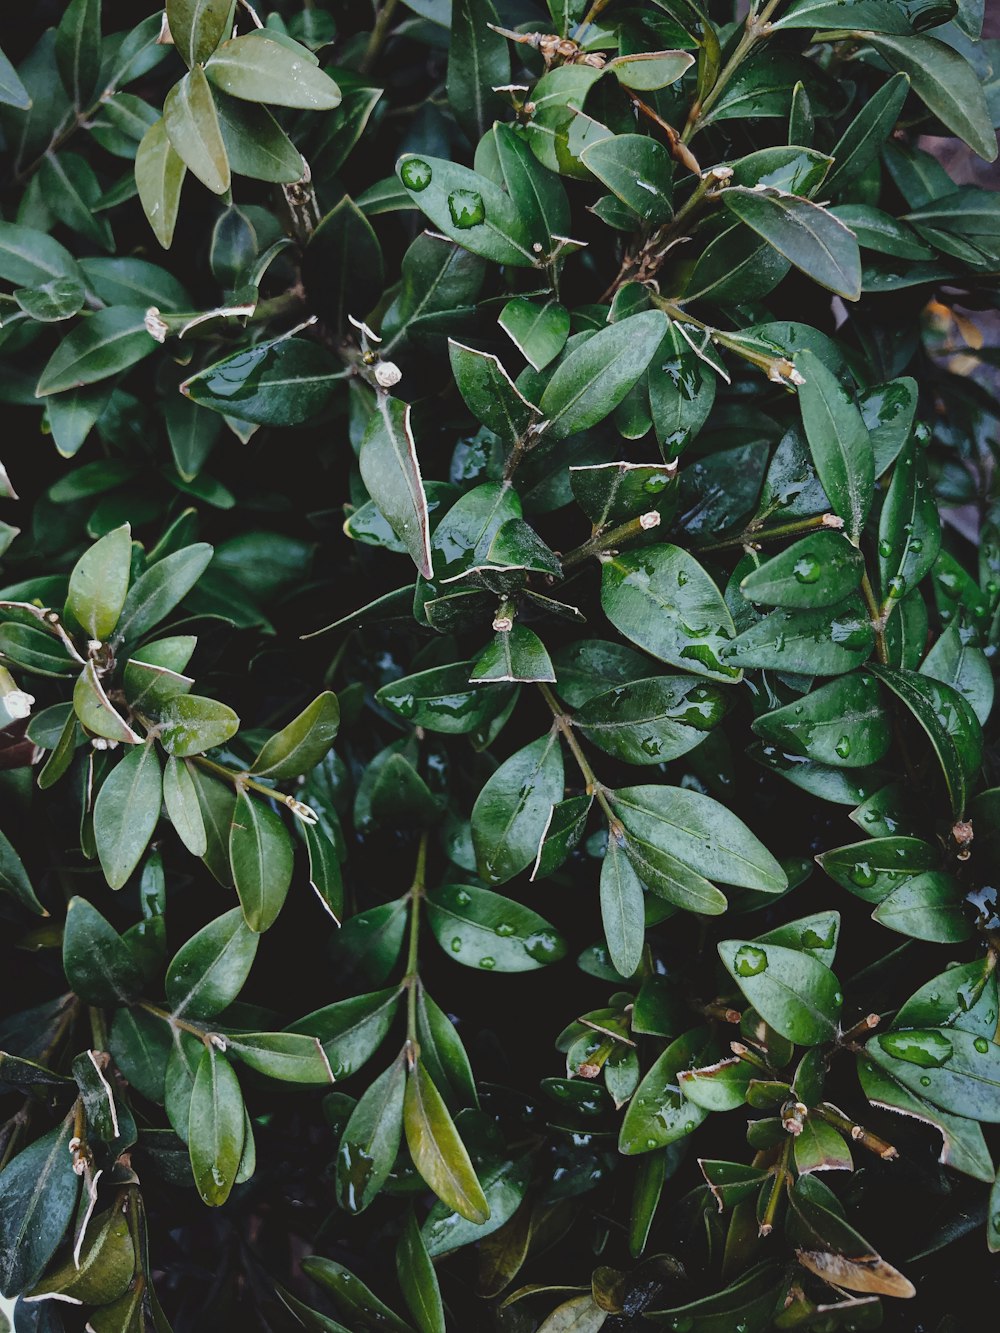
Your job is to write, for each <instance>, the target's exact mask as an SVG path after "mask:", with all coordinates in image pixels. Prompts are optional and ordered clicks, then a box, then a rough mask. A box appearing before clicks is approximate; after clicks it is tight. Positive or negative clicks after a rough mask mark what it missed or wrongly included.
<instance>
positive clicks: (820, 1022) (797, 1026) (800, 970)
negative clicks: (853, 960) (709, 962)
mask: <svg viewBox="0 0 1000 1333" xmlns="http://www.w3.org/2000/svg"><path fill="white" fill-rule="evenodd" d="M719 956H720V957H721V959H722V961H723V963H724V964H725V966H726V969H727V971H728V972H729V974H730V975H731V976H732V978H733V980H734V981H735V982H736V984H737V986H739V988H740V990H741V991H742V992H743V994H744V995H745V996H746V998H747V1000H748V1001H749V1002H750V1004H752V1005H753V1007H754V1009H756V1010H757V1012H758V1013H759V1014H760V1016H761V1017H762V1018H763V1019H764V1021H765V1022H766V1023H767V1024H768V1025H769V1026H770V1027H772V1028H774V1030H775V1032H778V1033H780V1034H781V1035H782V1036H783V1037H787V1038H788V1040H789V1041H792V1042H795V1043H796V1045H801V1046H815V1045H817V1044H818V1043H819V1042H823V1041H829V1040H830V1039H831V1038H832V1037H833V1036H834V1035H835V1033H836V1030H837V1020H838V1019H839V1017H840V1008H841V1004H842V1002H843V995H842V993H841V991H840V984H839V982H838V981H837V978H836V977H835V976H834V975H833V973H832V972H831V971H830V969H829V968H828V967H825V966H824V965H823V964H822V963H821V962H819V961H818V960H817V959H816V958H814V957H812V955H811V954H808V953H805V952H803V951H801V950H798V949H786V948H785V947H784V946H782V945H778V944H761V943H759V942H758V943H750V942H748V941H745V940H724V941H723V942H722V943H721V944H720V945H719Z"/></svg>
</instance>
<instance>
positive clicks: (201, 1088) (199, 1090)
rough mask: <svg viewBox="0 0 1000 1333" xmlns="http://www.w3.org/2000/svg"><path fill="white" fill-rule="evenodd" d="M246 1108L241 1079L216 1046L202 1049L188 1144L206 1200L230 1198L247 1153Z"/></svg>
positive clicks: (214, 1205)
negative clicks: (245, 1151)
mask: <svg viewBox="0 0 1000 1333" xmlns="http://www.w3.org/2000/svg"><path fill="white" fill-rule="evenodd" d="M245 1116H246V1112H245V1109H244V1106H243V1096H242V1094H241V1093H240V1084H239V1079H238V1078H237V1077H236V1074H235V1073H234V1072H233V1067H232V1065H231V1064H230V1063H229V1061H228V1060H227V1059H226V1057H225V1056H224V1055H220V1054H219V1052H218V1051H216V1049H215V1047H214V1046H211V1045H209V1046H206V1047H205V1049H204V1050H203V1051H202V1053H201V1059H200V1060H199V1062H198V1069H197V1072H196V1074H195V1078H194V1089H193V1091H192V1094H191V1120H190V1127H189V1129H188V1148H189V1150H190V1153H191V1171H192V1173H193V1174H194V1180H195V1184H196V1185H197V1187H198V1193H199V1194H200V1195H201V1197H202V1200H203V1202H205V1203H207V1204H208V1205H209V1206H210V1207H212V1208H218V1207H220V1206H221V1205H222V1204H224V1203H225V1202H226V1200H227V1199H228V1197H229V1192H230V1190H231V1189H232V1187H233V1184H234V1183H235V1179H236V1173H237V1171H238V1170H239V1165H240V1160H241V1158H242V1156H243V1141H244V1137H245V1134H246V1125H245Z"/></svg>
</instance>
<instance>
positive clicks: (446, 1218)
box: [422, 1155, 531, 1259]
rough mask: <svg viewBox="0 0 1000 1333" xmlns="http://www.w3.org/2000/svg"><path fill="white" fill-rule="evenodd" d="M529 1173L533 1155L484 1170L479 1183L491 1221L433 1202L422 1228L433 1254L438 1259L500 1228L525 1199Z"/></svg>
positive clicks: (505, 1161) (503, 1162)
mask: <svg viewBox="0 0 1000 1333" xmlns="http://www.w3.org/2000/svg"><path fill="white" fill-rule="evenodd" d="M530 1175H531V1157H530V1155H524V1156H522V1157H520V1158H518V1159H517V1160H515V1161H509V1160H504V1161H501V1162H500V1163H499V1164H498V1165H497V1166H493V1167H490V1168H489V1169H487V1170H484V1171H483V1173H482V1177H481V1179H480V1183H481V1185H482V1187H483V1193H484V1194H485V1195H486V1202H487V1204H488V1205H489V1209H490V1217H489V1221H488V1222H484V1223H482V1224H480V1223H478V1222H469V1221H467V1220H466V1219H465V1218H464V1217H463V1216H462V1215H461V1214H460V1213H457V1212H454V1211H453V1210H452V1209H451V1208H449V1207H448V1206H447V1204H444V1203H441V1202H440V1201H438V1202H437V1203H435V1204H432V1205H431V1211H430V1212H429V1213H428V1215H427V1221H426V1222H425V1223H424V1226H423V1229H422V1234H423V1237H424V1240H425V1242H426V1244H427V1251H428V1253H429V1254H430V1255H431V1257H432V1258H434V1259H436V1258H438V1257H439V1256H440V1255H442V1254H448V1253H449V1252H450V1251H452V1250H455V1249H458V1248H459V1247H460V1246H463V1245H468V1244H470V1243H472V1242H474V1241H478V1240H482V1239H484V1238H485V1237H486V1236H488V1235H491V1234H492V1233H494V1232H495V1231H497V1230H499V1228H500V1227H502V1226H503V1225H504V1223H505V1222H508V1221H509V1220H510V1218H511V1217H512V1216H513V1215H514V1213H515V1212H516V1211H517V1209H518V1207H519V1206H520V1204H521V1203H522V1202H523V1200H524V1197H525V1194H526V1193H527V1189H528V1182H529V1178H530Z"/></svg>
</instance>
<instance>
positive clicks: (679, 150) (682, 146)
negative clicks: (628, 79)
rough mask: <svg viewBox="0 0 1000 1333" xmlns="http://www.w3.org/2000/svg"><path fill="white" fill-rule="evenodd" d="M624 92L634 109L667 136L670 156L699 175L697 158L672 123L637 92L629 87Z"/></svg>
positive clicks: (699, 168) (699, 169)
mask: <svg viewBox="0 0 1000 1333" xmlns="http://www.w3.org/2000/svg"><path fill="white" fill-rule="evenodd" d="M625 92H626V93H627V94H628V97H629V100H630V101H631V103H632V105H633V106H634V107H635V109H636V110H637V111H641V112H642V114H643V115H644V116H646V117H647V118H648V119H649V120H651V121H653V123H654V124H655V125H658V126H659V128H660V129H661V130H662V131H663V133H664V134H665V135H666V136H667V146H668V147H669V149H670V154H671V156H672V157H674V158H676V159H677V161H678V162H680V163H681V164H682V165H683V166H685V167H687V169H688V171H693V172H694V173H695V175H696V176H700V175H701V167H700V166H699V165H698V159H697V158H696V157H695V155H694V153H692V152H691V149H690V148H688V146H687V144H686V143H684V141H683V140H682V139H681V136H680V135H679V134H678V133H677V131H676V130H675V129H674V127H673V125H671V124H670V122H669V121H666V120H664V119H663V117H662V116H661V115H659V114H658V113H657V112H656V111H654V110H653V108H652V107H651V106H649V105H648V103H646V102H644V101H643V100H642V98H641V97H640V96H639V95H638V93H634V92H633V91H632V89H631V88H626V89H625Z"/></svg>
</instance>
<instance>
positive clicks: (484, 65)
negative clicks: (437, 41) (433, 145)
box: [446, 0, 510, 143]
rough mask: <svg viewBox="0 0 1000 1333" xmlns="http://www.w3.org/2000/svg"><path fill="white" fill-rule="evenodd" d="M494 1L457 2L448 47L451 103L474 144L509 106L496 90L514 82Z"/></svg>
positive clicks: (453, 7) (457, 0)
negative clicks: (511, 80) (496, 29)
mask: <svg viewBox="0 0 1000 1333" xmlns="http://www.w3.org/2000/svg"><path fill="white" fill-rule="evenodd" d="M499 21H500V20H499V18H498V17H497V11H496V9H495V7H494V6H493V4H492V0H454V3H453V5H452V18H451V42H450V44H449V47H448V80H447V84H446V91H447V94H448V103H449V105H450V106H451V107H452V109H453V111H454V114H455V119H456V120H457V121H458V123H459V124H460V125H461V126H462V128H463V129H464V130H465V132H466V134H467V135H468V136H469V138H470V139H471V140H472V142H473V143H478V141H479V140H480V138H481V137H482V136H483V135H484V134H485V133H486V131H487V130H488V129H489V127H490V125H491V124H492V122H493V121H494V120H495V119H496V118H497V117H498V116H499V115H500V113H501V112H502V110H503V109H504V107H505V99H503V97H502V96H500V95H498V94H497V93H495V92H493V91H492V90H493V89H494V88H497V87H500V86H502V85H503V84H506V83H510V55H509V53H508V46H507V41H506V38H504V37H503V36H501V34H500V33H498V32H494V31H493V30H492V29H491V28H490V26H489V25H490V24H491V23H492V24H497V23H499Z"/></svg>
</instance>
